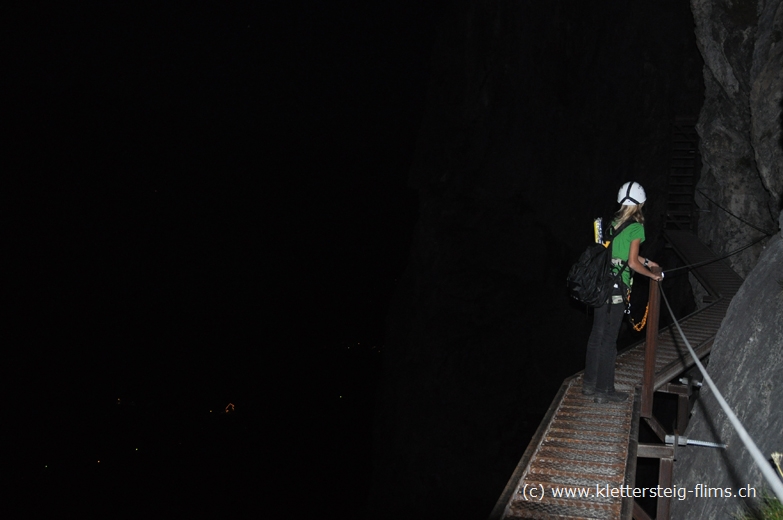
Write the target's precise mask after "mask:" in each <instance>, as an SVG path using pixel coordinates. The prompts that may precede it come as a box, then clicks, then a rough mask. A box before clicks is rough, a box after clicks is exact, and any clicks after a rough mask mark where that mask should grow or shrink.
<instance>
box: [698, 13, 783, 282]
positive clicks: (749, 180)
mask: <svg viewBox="0 0 783 520" xmlns="http://www.w3.org/2000/svg"><path fill="white" fill-rule="evenodd" d="M691 8H692V10H693V16H694V20H695V22H696V36H697V41H698V45H699V49H700V51H701V53H702V56H703V57H704V85H705V101H704V106H703V108H702V110H701V113H700V116H699V123H698V126H697V130H698V132H699V134H700V135H701V155H702V164H703V170H702V173H701V179H700V182H699V184H698V186H697V187H698V190H700V192H701V193H698V194H697V198H696V200H697V203H698V204H699V206H700V208H701V210H702V213H701V215H700V226H699V235H700V237H701V238H702V240H704V242H705V243H707V244H708V245H709V246H711V247H712V248H713V250H715V251H716V252H720V253H725V252H728V251H732V250H735V249H738V248H740V247H742V246H744V245H746V244H748V243H749V242H751V241H752V240H753V239H756V238H758V237H760V236H762V234H763V233H762V232H760V231H758V230H756V229H754V228H753V227H751V226H750V225H748V223H750V224H751V225H753V226H755V227H757V228H758V229H760V230H763V231H766V232H770V231H774V229H775V225H774V224H775V219H776V218H777V215H778V212H779V211H780V210H781V209H782V207H781V202H782V201H783V147H782V146H781V138H782V134H781V120H780V114H781V99H782V97H783V88H782V87H783V43H781V39H783V2H781V1H780V0H769V1H764V0H759V1H757V2H754V1H748V0H734V1H732V0H691ZM710 199H711V201H712V202H711V201H710ZM719 206H722V207H723V208H725V209H726V210H728V211H729V212H731V213H733V214H734V215H736V216H738V217H741V218H742V219H744V220H745V221H746V222H747V223H745V222H742V221H740V220H739V219H737V218H735V217H733V216H731V215H729V213H728V212H727V211H724V210H723V209H720V207H719ZM762 247H763V245H762V244H759V245H757V246H755V247H753V248H750V249H748V250H746V251H744V252H743V253H741V254H740V255H737V256H734V257H732V258H731V259H730V262H731V263H732V266H733V267H734V269H735V270H736V271H737V272H738V273H740V274H741V275H742V276H745V275H747V274H748V272H749V271H750V269H751V268H752V267H753V265H754V264H755V262H756V259H757V258H758V255H759V253H760V252H761V248H762Z"/></svg>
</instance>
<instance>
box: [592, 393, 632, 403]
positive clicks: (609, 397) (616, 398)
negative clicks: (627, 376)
mask: <svg viewBox="0 0 783 520" xmlns="http://www.w3.org/2000/svg"><path fill="white" fill-rule="evenodd" d="M627 399H628V394H626V393H625V392H612V393H611V394H598V395H596V396H595V399H593V401H595V402H596V403H600V404H603V403H622V402H623V401H625V400H627Z"/></svg>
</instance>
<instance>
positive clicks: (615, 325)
mask: <svg viewBox="0 0 783 520" xmlns="http://www.w3.org/2000/svg"><path fill="white" fill-rule="evenodd" d="M646 200H647V195H646V194H645V193H644V188H642V186H641V184H639V183H638V182H626V183H625V184H623V185H622V187H621V188H620V191H619V192H618V194H617V202H619V203H620V210H619V211H618V212H617V213H616V214H615V220H614V221H613V222H612V227H613V228H614V229H619V228H620V226H622V225H623V224H624V223H625V222H627V221H631V222H632V223H631V224H630V225H629V226H627V227H626V228H625V229H624V230H622V231H621V232H620V234H619V235H617V236H616V237H615V238H614V240H613V241H612V264H614V267H613V269H614V271H615V273H617V272H621V280H622V282H621V283H617V284H615V286H614V290H613V291H612V296H611V298H610V299H609V300H608V301H607V302H606V303H605V304H604V305H601V306H600V307H597V308H596V309H595V312H594V315H593V330H592V332H591V333H590V339H589V340H588V341H587V359H586V362H585V373H584V378H583V383H582V393H583V394H585V395H590V396H595V398H594V400H595V402H596V403H608V402H612V403H617V402H621V401H625V400H626V399H628V394H626V393H624V392H618V391H616V390H615V388H614V364H615V360H616V358H617V336H618V334H619V333H620V324H621V323H622V320H623V313H624V311H625V305H624V302H625V301H626V300H625V299H624V298H623V291H626V294H628V295H630V291H631V285H632V283H633V278H632V273H631V272H629V270H628V269H623V268H622V266H623V263H627V264H628V267H630V268H631V269H632V270H633V271H634V272H637V273H639V274H643V275H644V276H648V277H650V278H652V279H653V280H656V281H661V280H662V279H663V275H660V274H653V273H652V271H650V270H649V269H648V267H657V266H658V264H656V263H655V262H653V261H651V260H650V259H649V258H643V257H641V256H639V246H640V245H641V243H642V242H644V215H643V214H642V207H643V206H644V202H645V201H646Z"/></svg>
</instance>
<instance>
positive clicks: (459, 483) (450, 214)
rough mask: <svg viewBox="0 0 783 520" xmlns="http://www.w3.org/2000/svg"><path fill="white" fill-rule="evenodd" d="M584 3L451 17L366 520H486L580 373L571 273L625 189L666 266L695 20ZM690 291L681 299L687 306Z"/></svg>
mask: <svg viewBox="0 0 783 520" xmlns="http://www.w3.org/2000/svg"><path fill="white" fill-rule="evenodd" d="M590 4H591V3H585V2H576V1H574V2H554V3H551V2H546V3H541V2H539V3H519V2H506V1H492V2H482V3H479V4H476V3H467V2H463V3H459V4H454V5H452V7H451V9H450V12H449V15H448V16H447V17H446V18H445V19H444V20H443V23H442V27H441V32H440V35H439V38H438V40H437V44H436V46H435V49H434V54H433V72H432V79H431V86H430V93H429V102H428V109H427V114H426V116H425V120H424V122H423V125H422V129H421V132H420V135H419V142H418V148H417V150H418V152H417V157H416V160H415V164H414V167H413V170H412V173H411V178H410V184H411V186H412V187H414V188H415V189H416V190H417V191H418V194H419V209H420V217H419V221H418V223H417V225H416V229H415V232H414V239H413V246H412V251H411V255H410V260H409V265H408V268H407V270H406V272H405V274H404V276H403V277H402V279H401V280H400V283H399V286H398V290H397V294H396V296H395V299H394V301H393V302H392V306H391V311H390V314H389V319H388V338H387V349H386V354H385V356H386V357H385V360H384V363H385V367H384V371H385V374H384V380H383V381H382V383H381V391H380V394H381V399H380V403H379V410H378V416H377V421H376V429H375V441H374V442H375V458H374V475H373V479H374V481H373V493H372V496H371V498H370V505H369V507H370V516H371V517H372V518H387V517H388V518H392V517H394V518H401V517H404V518H424V517H428V518H445V517H449V518H463V517H464V518H468V517H469V518H477V517H482V515H487V514H489V511H490V510H491V508H492V506H493V504H494V502H495V500H496V499H497V497H498V496H499V494H500V492H501V490H502V488H503V486H504V485H505V482H506V481H507V479H508V478H509V476H510V475H511V472H512V470H513V467H514V465H515V464H516V462H517V461H518V459H519V457H520V456H521V454H522V452H523V451H524V449H525V447H526V444H527V442H528V440H529V438H530V435H531V434H532V432H533V431H534V430H535V428H536V427H537V426H538V423H539V421H540V419H541V416H542V415H543V413H544V412H545V410H546V409H547V407H548V406H549V404H550V400H551V398H552V397H553V395H554V393H555V391H556V389H557V387H558V386H559V385H560V383H561V382H562V380H563V378H565V377H567V376H569V375H571V374H573V373H575V372H577V371H579V370H581V369H582V368H583V366H584V343H585V342H586V339H587V335H588V334H589V328H590V324H589V321H588V319H587V317H586V316H585V313H584V310H583V309H581V308H579V307H577V306H574V305H572V304H570V302H569V301H568V298H567V296H566V295H565V293H564V280H565V274H566V272H567V270H568V267H569V265H570V263H571V262H573V261H574V260H575V259H576V256H578V253H579V250H580V249H582V248H583V247H584V246H585V245H587V243H588V241H589V240H590V236H591V219H592V218H593V217H595V216H599V215H608V214H609V213H610V212H611V211H613V210H614V209H615V206H616V204H615V197H616V193H617V189H618V188H619V186H620V185H621V184H622V183H623V182H625V181H628V180H637V181H639V182H641V183H642V184H643V185H644V186H645V188H646V189H647V194H648V197H649V199H648V200H649V202H648V204H647V207H646V214H647V217H648V225H647V237H648V240H647V242H646V244H645V245H644V249H643V254H646V255H648V256H651V257H653V258H657V259H659V260H661V261H662V262H665V261H666V260H667V259H666V257H665V256H664V255H665V254H664V252H663V250H662V249H663V248H662V244H661V242H660V240H659V238H658V237H659V233H660V229H661V215H662V214H663V212H664V209H665V203H664V194H665V189H666V183H667V166H668V160H669V153H670V146H671V145H670V140H671V123H672V120H673V119H674V116H675V115H686V114H693V115H695V114H696V113H698V110H699V107H700V106H701V94H702V83H701V67H702V62H701V58H700V56H699V53H698V50H697V48H696V45H695V41H694V36H693V20H692V18H691V15H690V12H689V10H688V6H687V5H683V4H682V3H681V2H673V1H672V2H632V3H628V2H609V3H608V4H607V3H606V2H602V3H600V4H596V5H595V6H593V5H590ZM670 261H673V260H670ZM681 281H682V283H680V284H677V285H676V286H674V287H673V288H672V290H675V287H677V288H681V289H683V290H684V292H688V291H689V290H690V289H689V287H688V284H687V283H686V282H685V278H684V277H683V278H681ZM638 284H639V287H642V286H644V285H645V280H642V279H640V280H639V281H638ZM636 292H637V296H643V294H642V293H643V292H644V288H643V287H642V288H641V289H637V291H636ZM640 300H642V301H643V299H641V298H640ZM638 305H639V304H637V306H638ZM641 305H643V303H641ZM640 311H641V310H640V309H637V312H640ZM637 317H638V315H637ZM623 337H624V338H625V340H626V341H627V340H628V339H631V336H630V335H629V334H627V331H626V333H625V334H624V336H623Z"/></svg>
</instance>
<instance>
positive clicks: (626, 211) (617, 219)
mask: <svg viewBox="0 0 783 520" xmlns="http://www.w3.org/2000/svg"><path fill="white" fill-rule="evenodd" d="M643 206H644V202H642V203H641V204H636V205H632V206H621V207H620V210H619V211H618V212H617V213H615V214H614V228H615V229H617V228H619V227H620V226H622V225H623V224H624V223H625V222H626V221H628V220H633V221H635V222H638V223H639V224H644V214H643V213H642V207H643Z"/></svg>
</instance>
